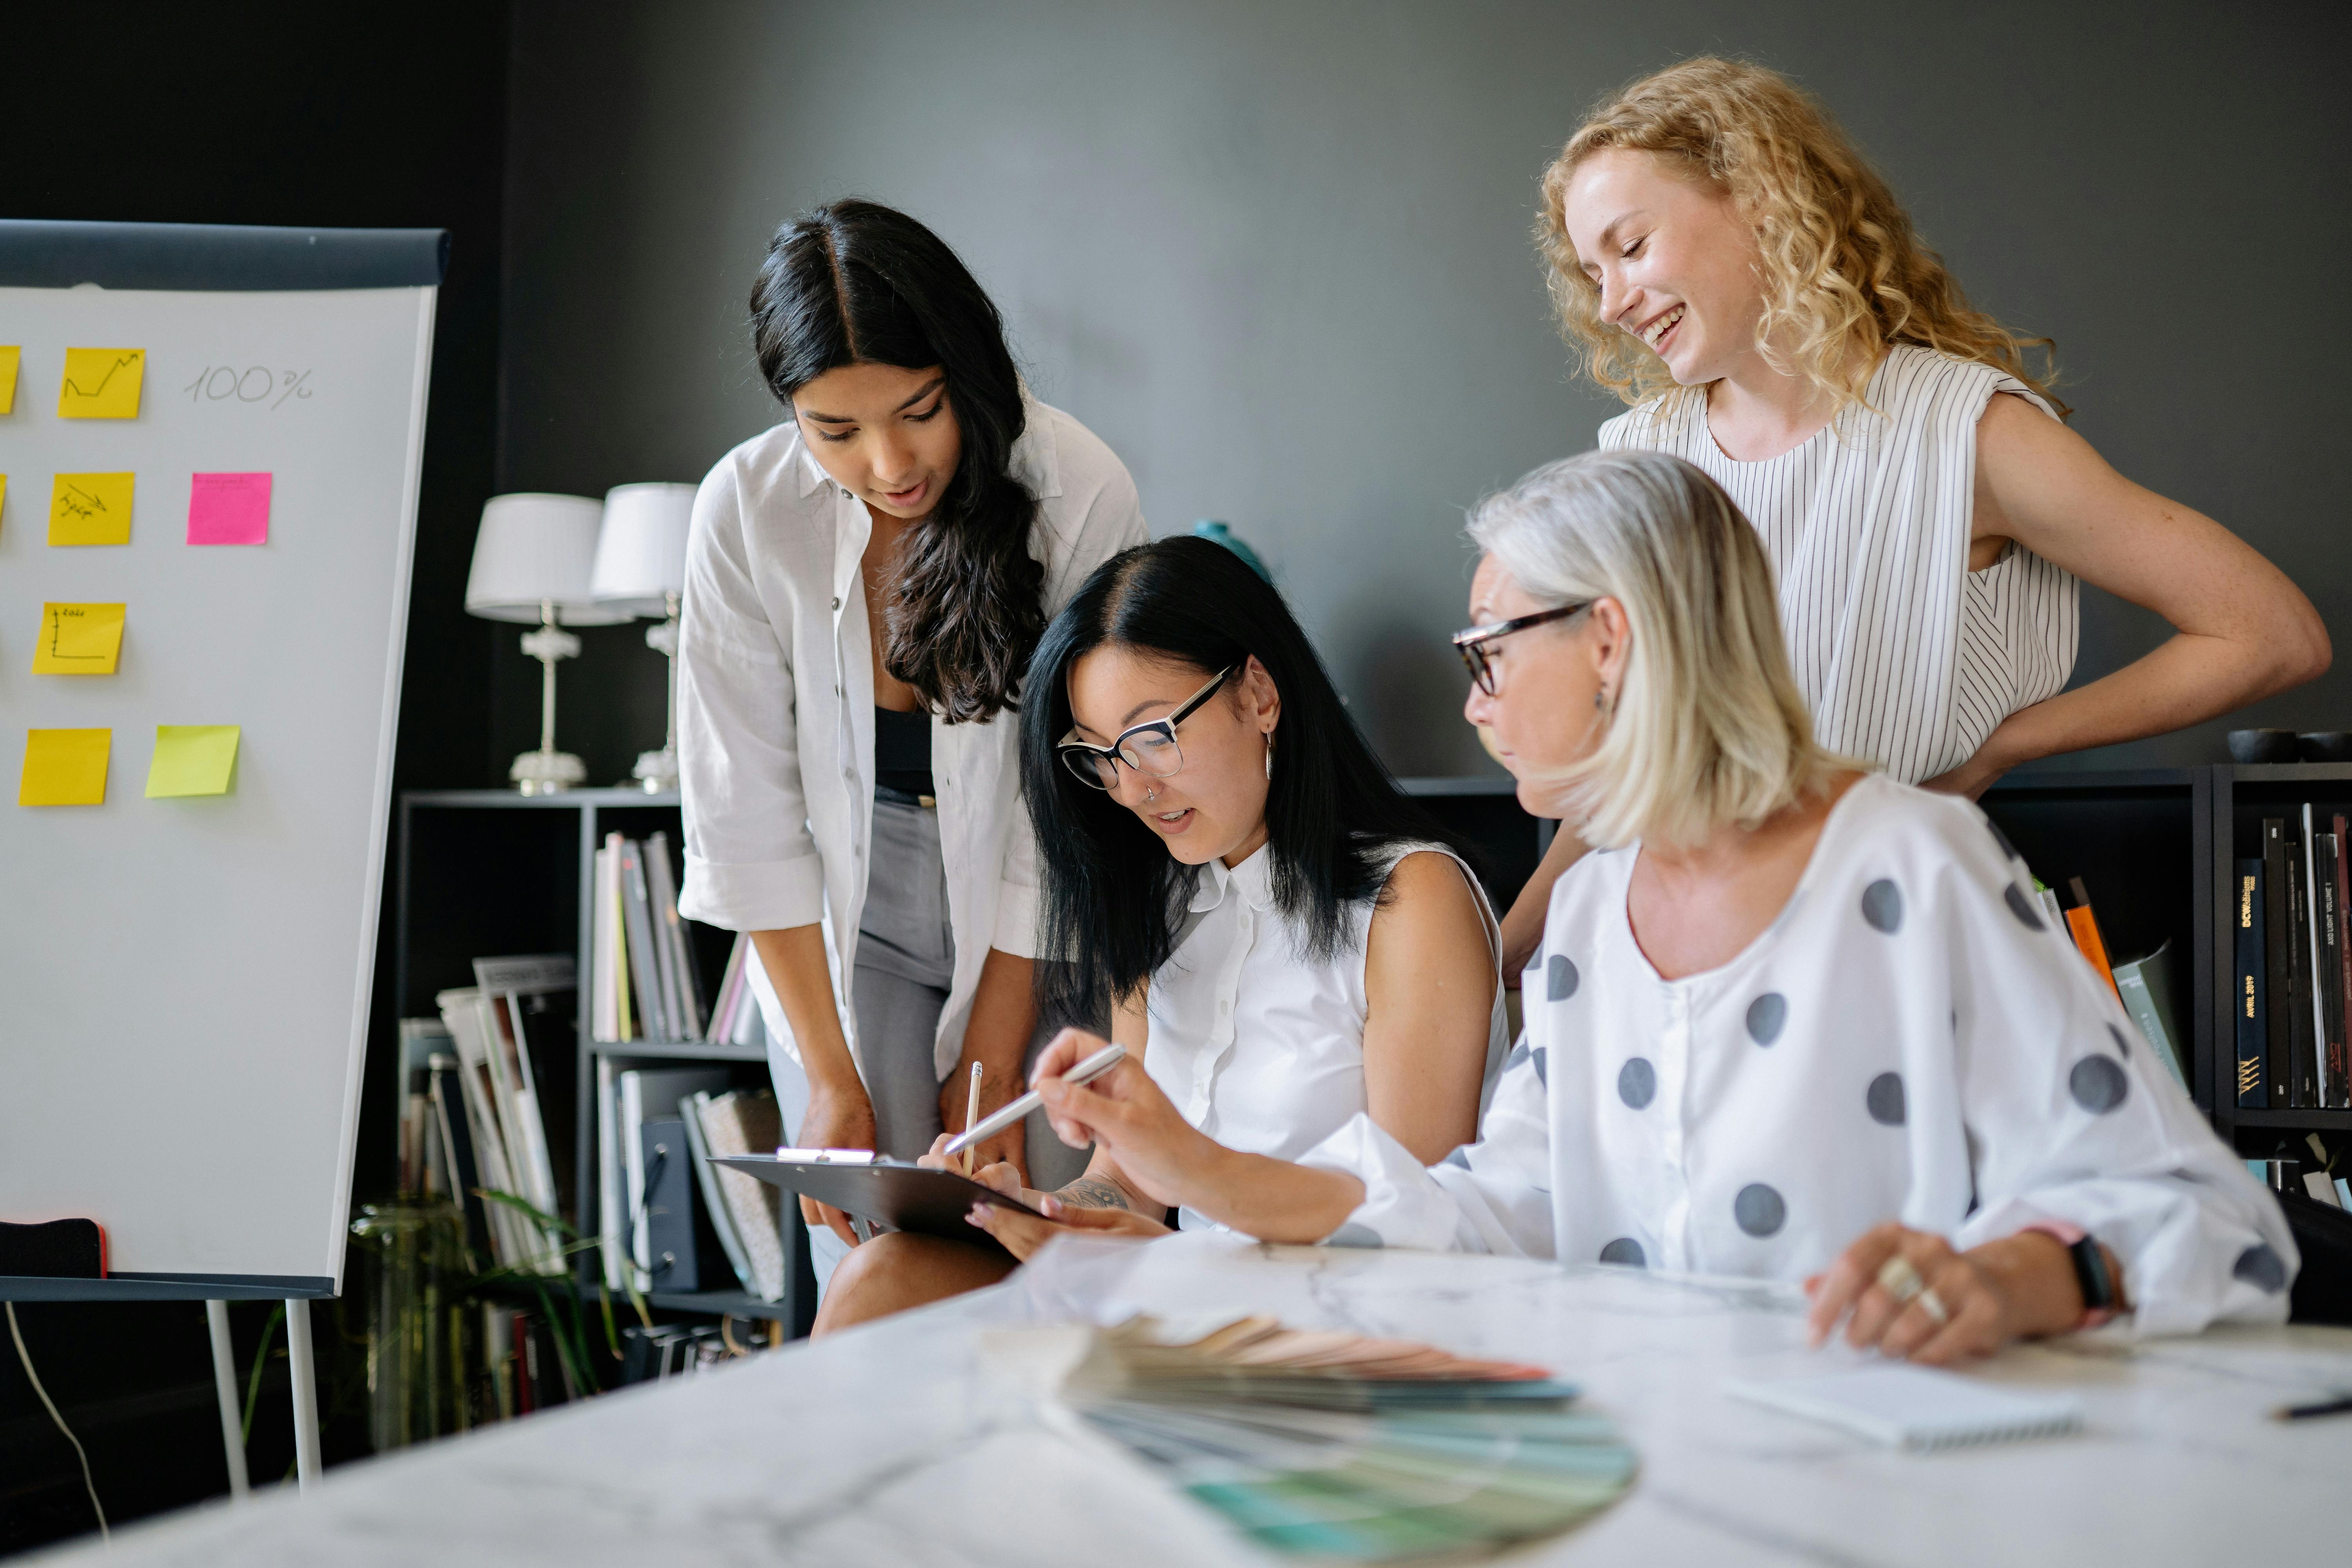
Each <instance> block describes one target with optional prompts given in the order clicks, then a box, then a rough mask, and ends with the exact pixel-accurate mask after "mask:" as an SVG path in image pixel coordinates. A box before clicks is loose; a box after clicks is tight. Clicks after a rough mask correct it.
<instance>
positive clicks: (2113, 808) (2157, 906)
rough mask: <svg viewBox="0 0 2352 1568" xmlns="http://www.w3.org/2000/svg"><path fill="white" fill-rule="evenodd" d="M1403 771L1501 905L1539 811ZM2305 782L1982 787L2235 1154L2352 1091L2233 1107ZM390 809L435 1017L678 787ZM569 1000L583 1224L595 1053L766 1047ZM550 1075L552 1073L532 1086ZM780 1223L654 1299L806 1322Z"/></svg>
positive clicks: (572, 899) (711, 938) (646, 1056)
mask: <svg viewBox="0 0 2352 1568" xmlns="http://www.w3.org/2000/svg"><path fill="white" fill-rule="evenodd" d="M1400 783H1401V784H1402V787H1403V788H1404V789H1405V790H1406V791H1407V793H1409V794H1411V795H1414V796H1416V797H1417V798H1419V799H1420V800H1421V802H1422V804H1423V805H1426V806H1427V807H1429V808H1430V809H1431V810H1432V812H1433V813H1434V814H1435V815H1436V816H1438V818H1439V819H1440V820H1441V821H1442V822H1443V823H1444V825H1445V826H1447V827H1448V828H1450V829H1452V830H1453V831H1454V832H1456V833H1458V834H1460V835H1462V836H1463V837H1465V838H1467V839H1468V840H1470V841H1471V842H1472V843H1473V844H1474V845H1475V847H1477V848H1478V849H1479V850H1480V851H1481V852H1482V853H1483V855H1484V857H1485V859H1486V867H1485V871H1486V883H1487V888H1488V891H1489V893H1490V895H1491V896H1492V897H1493V898H1494V900H1495V901H1496V909H1497V910H1498V911H1499V910H1503V909H1506V908H1507V907H1508V906H1509V903H1510V900H1511V899H1512V898H1513V897H1515V896H1516V895H1517V891H1518V889H1519V888H1520V887H1521V886H1522V885H1523V884H1524V883H1525V881H1526V879H1527V878H1528V874H1529V873H1530V872H1532V871H1533V869H1534V868H1535V866H1536V863H1537V860H1538V858H1539V857H1540V856H1541V854H1542V851H1543V849H1544V847H1546V845H1547V844H1548V843H1549V838H1550V836H1551V835H1550V829H1551V827H1552V824H1550V823H1549V822H1544V821H1540V820H1538V819H1537V818H1534V817H1531V816H1528V815H1527V813H1526V812H1524V811H1523V810H1521V809H1520V807H1519V805H1518V803H1517V800H1516V799H1515V798H1513V792H1512V785H1511V783H1510V781H1509V780H1507V779H1500V778H1469V779H1462V778H1411V779H1404V780H1401V781H1400ZM2306 800H2309V801H2312V802H2314V803H2315V804H2317V805H2323V806H2326V807H2328V808H2329V809H2330V811H2331V812H2332V811H2335V810H2342V811H2345V812H2347V814H2352V764H2333V763H2307V764H2288V765H2278V766H2267V767H2245V766H2207V767H2191V768H2150V769H2133V770H2111V771H2101V772H2092V771H2083V772H2069V771H2055V770H2053V771H2042V772H2032V773H2014V774H2011V775H2010V776H2009V777H2007V778H2004V779H2002V780H2001V781H2000V783H1998V784H1995V785H1993V787H1992V788H1991V789H1990V790H1989V791H1987V792H1986V794H1985V796H1984V799H1983V801H1982V803H1981V804H1982V805H1983V806H1984V809H1985V811H1986V813H1987V814H1988V815H1989V816H1991V818H1992V819H1993V820H1994V821H1995V822H1996V823H1997V824H1999V825H2000V829H2001V831H2002V832H2003V833H2004V834H2005V835H2006V836H2007V837H2008V838H2009V840H2010V842H2011V844H2012V845H2013V846H2015V847H2016V848H2017V850H2018V852H2019V853H2020V854H2021V855H2022V856H2023V857H2024V858H2025V861H2026V863H2027V865H2028V866H2029V867H2031V868H2032V871H2033V873H2034V874H2035V875H2036V876H2038V877H2040V878H2042V880H2044V881H2045V882H2047V883H2049V884H2050V885H2051V886H2052V887H2053V888H2058V887H2063V886H2064V885H2065V883H2066V881H2067V879H2071V878H2074V877H2080V878H2082V879H2084V883H2085V885H2086V886H2087V887H2088V888H2089V889H2090V891H2091V897H2092V902H2093V904H2094V906H2095V908H2096V910H2098V915H2099V920H2100V923H2101V925H2102V927H2103V929H2104V931H2105V934H2106V937H2107V942H2108V946H2109V949H2110V951H2111V952H2112V953H2113V954H2114V955H2115V956H2116V958H2117V959H2123V958H2128V957H2137V956H2138V955H2139V954H2142V953H2145V952H2151V951H2153V950H2154V949H2155V948H2156V947H2157V946H2158V944H2159V943H2161V942H2167V941H2169V942H2171V944H2172V952H2173V955H2174V961H2173V964H2172V978H2173V983H2174V985H2175V987H2176V991H2177V993H2178V994H2177V996H2176V1003H2177V1005H2178V1007H2179V1014H2180V1017H2181V1023H2182V1027H2183V1031H2184V1033H2185V1034H2186V1035H2187V1036H2188V1040H2187V1044H2188V1047H2189V1061H2188V1062H2187V1063H2186V1064H2184V1066H2185V1068H2186V1070H2187V1072H2188V1075H2189V1085H2190V1092H2191V1096H2192V1098H2193V1099H2194V1100H2196V1102H2197V1105H2198V1107H2199V1108H2200V1110H2203V1111H2204V1112H2205V1113H2206V1114H2207V1115H2208V1116H2210V1118H2211V1119H2212V1121H2213V1125H2214V1128H2215V1130H2216V1131H2218V1132H2220V1134H2221V1138H2222V1140H2223V1141H2224V1142H2229V1143H2231V1145H2232V1146H2233V1147H2235V1148H2236V1149H2237V1150H2238V1151H2239V1152H2240V1153H2241V1154H2242V1155H2244V1156H2246V1157H2248V1158H2262V1157H2265V1156H2270V1155H2274V1154H2277V1153H2280V1152H2291V1151H2284V1146H2285V1145H2291V1144H2292V1145H2299V1144H2300V1142H2301V1140H2302V1137H2303V1135H2304V1134H2305V1132H2309V1131H2319V1132H2321V1133H2323V1134H2329V1135H2333V1134H2352V1110H2309V1109H2297V1110H2286V1109H2279V1110H2270V1109H2264V1110H2240V1109H2238V1107H2237V1103H2236V1098H2237V1097H2236V1095H2235V1093H2234V1092H2233V1089H2234V1085H2233V1082H2232V1078H2231V1075H2232V1072H2233V1068H2234V1061H2235V1030H2234V1022H2233V1019H2232V1017H2231V998H2232V994H2233V990H2234V977H2235V946H2234V940H2233V937H2232V931H2233V924H2232V919H2231V909H2230V901H2231V876H2232V868H2231V861H2232V860H2233V859H2234V858H2237V857H2239V856H2242V855H2251V854H2253V853H2255V852H2256V849H2255V846H2256V845H2257V843H2258V840H2259V835H2260V831H2261V827H2260V825H2261V821H2262V818H2263V816H2282V815H2288V814H2290V813H2299V811H2300V808H2301V806H2302V805H2303V803H2304V802H2305V801H2306ZM398 814H399V815H398V822H397V825H396V826H397V834H398V837H397V845H398V848H397V858H396V862H395V873H394V874H395V877H396V892H395V898H396V908H397V913H396V918H395V920H394V954H393V986H394V996H395V998H396V999H397V1004H398V1008H399V1016H403V1017H415V1016H432V1015H433V1014H434V1013H435V1011H436V1009H435V1006H434V1003H433V996H434V994H435V993H436V992H437V991H440V990H443V989H446V988H447V987H449V986H453V985H469V984H473V975H472V969H471V963H472V961H473V960H474V959H475V958H477V957H479V956H484V955H487V954H491V953H511V952H560V951H565V950H569V951H572V952H576V953H578V954H580V955H582V959H583V963H582V966H581V967H582V973H583V974H584V973H586V968H587V965H586V963H585V962H584V961H585V955H586V953H587V951H588V948H589V945H590V941H591V937H592V934H593V933H592V931H591V929H590V917H591V900H592V893H593V877H594V859H595V851H596V848H597V847H598V846H599V845H600V844H601V843H602V842H603V839H604V835H605V834H607V833H612V832H620V833H623V834H625V835H627V836H628V837H633V838H642V837H645V836H646V834H648V833H651V832H653V831H654V830H656V828H659V829H662V830H665V831H667V833H668V834H669V835H670V836H671V838H672V840H673V842H677V841H680V839H681V835H680V831H679V828H680V823H679V808H678V799H677V796H676V795H646V794H644V793H642V792H640V791H636V790H630V789H598V790H575V791H572V792H571V793H570V794H568V795H551V796H541V797H536V798H529V799H527V798H525V797H523V796H520V795H514V794H512V793H510V792H509V791H506V790H439V791H413V792H410V793H407V794H404V795H402V796H401V797H400V801H399V806H398ZM688 923H689V928H690V929H691V930H692V931H693V933H694V938H695V942H696V956H697V959H698V963H700V965H701V968H702V973H703V977H704V982H705V987H706V990H709V989H712V988H714V987H715V984H716V981H717V978H718V975H719V973H720V971H721V970H722V969H723V967H724V965H725V963H726V959H727V953H728V949H729V946H730V943H731V942H732V937H731V935H730V933H728V932H725V931H718V930H715V929H714V928H711V927H708V926H700V925H696V924H694V923H693V922H688ZM580 1014H581V1016H580V1018H579V1020H578V1023H577V1026H576V1031H575V1036H576V1047H575V1050H574V1053H573V1058H572V1061H571V1062H570V1063H569V1064H565V1065H566V1066H568V1068H569V1069H570V1070H569V1073H568V1075H567V1074H563V1073H559V1072H556V1071H552V1070H550V1071H547V1072H546V1074H545V1076H546V1079H548V1080H549V1081H548V1082H547V1083H545V1084H543V1085H542V1091H543V1098H544V1099H545V1100H546V1105H545V1110H546V1111H547V1114H548V1117H549V1124H550V1129H551V1131H552V1130H553V1129H554V1128H555V1127H557V1126H559V1125H561V1124H562V1121H570V1122H571V1124H572V1141H571V1146H570V1148H569V1149H568V1150H560V1151H558V1155H559V1159H560V1161H561V1164H560V1167H559V1169H558V1172H557V1180H558V1184H559V1186H561V1187H562V1188H563V1189H564V1190H565V1191H566V1192H567V1193H569V1194H570V1205H569V1213H568V1215H567V1217H568V1218H570V1219H571V1220H572V1223H573V1224H575V1225H577V1226H579V1227H580V1228H581V1230H582V1232H583V1234H590V1235H593V1234H594V1231H595V1228H596V1224H597V1215H596V1213H595V1199H596V1194H595V1184H594V1183H593V1181H583V1180H580V1179H578V1177H579V1176H580V1175H582V1174H583V1173H589V1172H592V1171H593V1151H594V1147H595V1115H594V1111H595V1108H594V1105H593V1084H594V1082H595V1062H596V1059H597V1058H598V1057H600V1056H601V1057H604V1058H606V1059H608V1060H610V1061H612V1062H613V1063H614V1066H616V1067H626V1066H631V1065H637V1064H652V1063H656V1062H679V1061H698V1062H713V1063H719V1062H724V1063H732V1064H737V1065H738V1066H739V1067H740V1074H741V1078H742V1079H743V1081H745V1082H747V1083H763V1082H765V1081H766V1056H765V1053H764V1051H762V1050H760V1049H757V1048H751V1049H746V1048H744V1047H733V1046H722V1045H713V1044H710V1043H709V1042H705V1041H654V1040H641V1041H633V1042H630V1043H628V1044H625V1045H618V1046H610V1045H602V1044H599V1043H598V1042H596V1041H595V1040H593V1038H591V1037H590V1033H589V1020H588V1016H587V1010H586V1008H584V1007H583V1008H581V1009H580ZM541 1065H542V1068H554V1067H555V1065H556V1064H552V1063H549V1064H541ZM551 1087H552V1088H555V1089H557V1090H558V1092H557V1093H546V1092H545V1090H546V1089H549V1088H551ZM786 1229H787V1231H788V1233H789V1234H790V1235H791V1236H792V1237H793V1240H794V1243H795V1251H796V1253H797V1254H799V1257H797V1258H796V1259H795V1268H794V1270H793V1276H794V1279H793V1289H792V1290H791V1291H788V1293H787V1298H786V1300H784V1301H782V1302H763V1301H759V1300H754V1299H753V1298H751V1297H750V1296H747V1295H745V1294H743V1293H742V1292H740V1291H702V1292H693V1293H680V1292H671V1291H657V1292H653V1293H651V1294H649V1295H648V1297H647V1298H646V1299H647V1300H648V1302H649V1303H650V1304H651V1305H653V1306H655V1307H657V1308H660V1309H662V1310H666V1311H676V1312H698V1313H706V1314H714V1315H715V1314H719V1313H729V1314H733V1315H737V1316H759V1317H772V1318H779V1319H788V1320H791V1319H796V1320H797V1322H798V1324H799V1325H800V1326H802V1327H803V1328H804V1327H805V1325H806V1323H807V1321H809V1318H810V1317H811V1316H813V1314H814V1301H813V1300H796V1298H800V1297H803V1296H804V1295H805V1294H807V1293H806V1292H804V1291H803V1289H801V1286H802V1285H803V1282H804V1281H805V1280H806V1279H807V1277H806V1276H805V1275H804V1274H803V1272H802V1270H803V1268H805V1263H804V1261H803V1259H804V1258H805V1250H806V1242H805V1239H804V1237H803V1232H802V1230H801V1227H799V1226H787V1227H786ZM585 1278H586V1274H585V1267H584V1266H583V1279H585Z"/></svg>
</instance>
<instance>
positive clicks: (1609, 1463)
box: [1060, 1317, 1635, 1563]
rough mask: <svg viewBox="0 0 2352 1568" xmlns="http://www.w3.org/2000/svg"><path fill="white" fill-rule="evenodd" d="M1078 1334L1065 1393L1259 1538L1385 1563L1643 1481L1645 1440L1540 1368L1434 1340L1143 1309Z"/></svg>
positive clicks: (1473, 1539) (1596, 1503)
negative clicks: (1181, 1316)
mask: <svg viewBox="0 0 2352 1568" xmlns="http://www.w3.org/2000/svg"><path fill="white" fill-rule="evenodd" d="M1065 1332H1075V1333H1076V1334H1079V1335H1082V1336H1083V1339H1082V1341H1081V1342H1079V1343H1078V1344H1076V1345H1075V1346H1073V1347H1071V1348H1070V1350H1069V1351H1068V1352H1066V1359H1064V1360H1063V1361H1062V1363H1061V1364H1062V1365H1064V1366H1066V1368H1067V1371H1066V1374H1065V1375H1064V1376H1063V1377H1062V1379H1061V1382H1060V1398H1061V1400H1062V1402H1063V1404H1064V1405H1066V1407H1067V1408H1068V1409H1069V1410H1070V1411H1071V1412H1073V1413H1074V1414H1075V1415H1076V1416H1077V1417H1078V1418H1079V1419H1081V1420H1082V1421H1084V1422H1085V1423H1086V1424H1087V1426H1091V1427H1093V1428H1094V1429H1095V1430H1097V1431H1098V1432H1100V1433H1103V1434H1107V1435H1108V1436H1111V1437H1113V1438H1115V1439H1117V1440H1118V1442H1119V1443H1121V1444H1123V1445H1124V1446H1125V1447H1128V1448H1129V1449H1130V1450H1132V1451H1133V1452H1134V1453H1136V1454H1137V1455H1139V1456H1140V1457H1141V1458H1143V1459H1144V1460H1145V1461H1146V1462H1147V1463H1149V1464H1150V1465H1151V1466H1152V1467H1153V1468H1157V1469H1159V1470H1160V1471H1161V1472H1162V1473H1163V1474H1165V1475H1166V1476H1167V1477H1168V1478H1169V1479H1170V1480H1171V1482H1172V1483H1173V1484H1175V1485H1176V1486H1177V1487H1179V1488H1181V1489H1182V1490H1184V1491H1185V1492H1187V1493H1188V1494H1190V1495H1191V1496H1192V1498H1193V1499H1195V1500H1197V1501H1199V1502H1201V1503H1202V1504H1204V1505H1205V1506H1207V1507H1208V1508H1210V1509H1213V1510H1215V1511H1216V1512H1217V1513H1219V1514H1221V1515H1223V1517H1224V1519H1225V1520H1226V1521H1227V1522H1229V1523H1230V1524H1232V1525H1233V1526H1234V1528H1236V1529H1237V1530H1239V1531H1241V1532H1242V1533H1243V1534H1244V1535H1245V1536H1247V1537H1248V1538H1249V1539H1250V1540H1252V1541H1253V1542H1255V1543H1256V1544H1258V1545H1259V1546H1261V1547H1265V1548H1267V1549H1269V1550H1272V1551H1275V1552H1283V1553H1286V1554H1295V1555H1302V1556H1317V1557H1324V1558H1332V1559H1339V1560H1345V1561H1354V1562H1363V1563H1380V1562H1394V1561H1399V1560H1403V1559H1408V1558H1415V1557H1424V1556H1436V1555H1455V1556H1461V1555H1482V1554H1484V1553H1486V1552H1495V1551H1499V1550H1501V1549H1503V1548H1505V1547H1507V1546H1509V1545H1511V1544H1513V1543H1515V1542H1523V1541H1527V1540H1530V1539H1533V1538H1536V1537H1539V1536H1545V1535H1550V1534H1554V1533H1556V1532H1558V1531H1563V1530H1566V1529H1568V1528H1569V1527H1570V1526H1571V1525H1574V1524H1576V1523H1578V1522H1579V1521H1581V1520H1583V1519H1585V1518H1587V1517H1589V1516H1590V1515H1591V1514H1593V1513H1594V1512H1597V1511H1598V1510H1601V1509H1602V1508H1604V1507H1606V1506H1607V1505H1608V1504H1609V1503H1611V1502H1612V1501H1614V1500H1616V1499H1617V1498H1618V1497H1619V1496H1620V1495H1622V1493H1623V1492H1624V1490H1625V1489H1626V1488H1627V1487H1628V1486H1630V1485H1631V1484H1632V1482H1633V1472H1634V1468H1635V1461H1634V1457H1633V1450H1632V1449H1631V1448H1630V1447H1627V1446H1626V1445H1625V1443H1624V1441H1623V1439H1622V1437H1620V1436H1619V1435H1618V1433H1617V1430H1616V1428H1615V1427H1614V1426H1612V1425H1611V1423H1610V1422H1609V1421H1608V1419H1607V1418H1606V1417H1603V1416H1601V1415H1591V1414H1585V1413H1581V1412H1578V1411H1575V1410H1572V1409H1571V1408H1570V1406H1571V1405H1573V1404H1574V1402H1575V1400H1576V1397H1577V1390H1576V1389H1575V1388H1574V1387H1573V1386H1572V1385H1570V1384H1564V1383H1559V1382H1557V1381H1555V1380H1553V1379H1552V1378H1551V1377H1550V1376H1549V1373H1546V1372H1545V1371H1544V1369H1542V1368H1540V1367H1534V1366H1523V1365H1517V1364H1514V1363H1506V1362H1489V1361H1471V1360H1465V1359H1464V1358H1462V1357H1460V1356H1456V1355H1453V1354H1451V1353H1449V1352H1445V1351H1442V1350H1439V1349H1437V1348H1436V1347H1434V1346H1432V1345H1424V1344H1414V1343H1410V1342H1404V1341H1400V1340H1380V1339H1370V1338H1367V1337H1365V1336H1362V1335H1358V1334H1347V1333H1336V1332H1323V1331H1304V1330H1297V1329H1286V1328H1284V1327H1283V1326H1282V1325H1281V1324H1280V1323H1278V1322H1276V1321H1275V1320H1273V1319H1271V1318H1264V1317H1250V1318H1242V1319H1238V1320H1234V1321H1229V1322H1225V1323H1223V1324H1220V1325H1218V1326H1215V1327H1213V1328H1209V1329H1206V1330H1205V1331H1204V1330H1202V1329H1201V1328H1199V1327H1195V1328H1193V1329H1171V1328H1169V1327H1164V1326H1162V1325H1160V1324H1159V1323H1156V1322H1154V1321H1152V1320H1151V1319H1149V1318H1136V1319H1132V1320H1130V1321H1128V1322H1126V1323H1124V1324H1121V1325H1120V1326H1118V1327H1117V1328H1112V1329H1088V1330H1079V1331H1065Z"/></svg>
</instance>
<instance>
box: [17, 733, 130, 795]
mask: <svg viewBox="0 0 2352 1568" xmlns="http://www.w3.org/2000/svg"><path fill="white" fill-rule="evenodd" d="M113 742H114V731H111V730H27V731H25V774H24V778H23V780H22V782H20V783H19V784H17V785H16V804H17V805H105V804H106V753H107V752H108V750H109V749H110V747H111V746H112V745H113Z"/></svg>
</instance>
